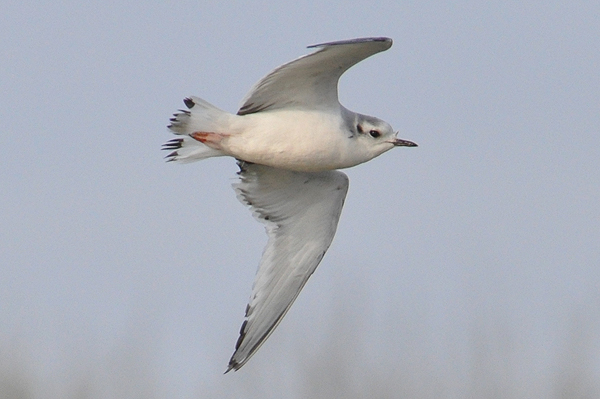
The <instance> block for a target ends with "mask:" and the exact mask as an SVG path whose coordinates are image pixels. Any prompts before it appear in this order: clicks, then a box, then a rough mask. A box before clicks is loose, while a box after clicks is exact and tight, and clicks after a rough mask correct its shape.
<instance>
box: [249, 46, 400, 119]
mask: <svg viewBox="0 0 600 399" xmlns="http://www.w3.org/2000/svg"><path fill="white" fill-rule="evenodd" d="M391 45H392V39H389V38H386V37H372V38H364V39H354V40H345V41H340V42H331V43H323V44H316V45H314V46H309V48H317V47H318V48H320V49H319V50H317V51H315V52H314V53H312V54H308V55H305V56H303V57H300V58H298V59H296V60H294V61H291V62H288V63H287V64H284V65H282V66H280V67H278V68H276V69H275V70H273V71H272V72H271V73H269V74H268V75H267V76H265V77H264V78H262V79H261V80H260V81H259V82H258V83H257V84H256V85H255V86H254V87H253V88H252V89H251V90H250V92H249V93H248V94H247V95H246V98H245V99H244V100H243V102H242V104H243V105H242V107H241V108H240V110H239V111H238V115H246V114H251V113H254V112H259V111H265V110H271V109H278V108H285V107H296V108H303V109H322V108H331V107H338V105H339V102H338V93H337V84H338V80H339V78H340V76H342V74H343V73H344V72H346V71H347V70H348V69H349V68H350V67H351V66H353V65H354V64H356V63H358V62H360V61H362V60H364V59H365V58H367V57H370V56H371V55H373V54H376V53H379V52H380V51H384V50H387V49H388V48H390V47H391Z"/></svg>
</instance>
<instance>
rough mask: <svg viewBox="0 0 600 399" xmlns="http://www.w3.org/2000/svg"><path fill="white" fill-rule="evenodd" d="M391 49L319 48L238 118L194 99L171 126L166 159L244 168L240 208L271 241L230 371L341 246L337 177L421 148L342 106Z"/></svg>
mask: <svg viewBox="0 0 600 399" xmlns="http://www.w3.org/2000/svg"><path fill="white" fill-rule="evenodd" d="M391 45H392V41H391V39H387V38H366V39H355V40H349V41H343V42H333V43H326V44H323V45H318V46H311V47H320V49H319V50H318V51H316V52H314V53H312V54H309V55H307V56H304V57H301V58H299V59H297V60H294V61H291V62H289V63H287V64H284V65H282V66H280V67H278V68H276V69H275V70H274V71H273V72H271V73H270V74H268V75H267V76H266V77H264V78H263V79H261V80H260V81H259V82H258V83H257V84H256V85H255V87H254V88H253V89H252V90H251V91H250V93H249V94H248V96H247V97H246V99H245V100H244V101H243V105H242V107H241V108H240V110H239V111H238V113H237V114H236V115H234V114H230V113H228V112H225V111H223V110H220V109H218V108H217V107H215V106H213V105H211V104H210V103H208V102H206V101H204V100H202V99H200V98H197V97H190V98H186V99H185V100H184V102H185V104H186V106H187V108H188V109H187V110H182V111H180V112H179V113H177V114H175V115H174V117H173V118H172V119H171V125H169V128H170V129H171V131H172V132H173V133H175V134H177V135H179V137H178V138H175V139H173V140H171V141H169V142H167V143H166V144H165V145H164V147H163V149H166V150H171V152H170V153H169V155H167V159H168V160H169V161H176V162H183V163H185V162H192V161H196V160H200V159H205V158H209V157H215V156H231V157H234V158H236V159H237V160H238V164H239V166H240V172H239V175H240V182H239V183H237V184H235V185H234V188H235V190H236V192H237V194H238V198H239V199H240V200H241V201H242V202H243V203H244V204H246V205H248V206H250V208H251V210H252V211H253V214H254V216H255V217H256V218H257V219H258V220H259V221H260V222H262V223H264V224H265V227H266V230H267V234H268V236H269V241H268V243H267V247H266V248H265V251H264V253H263V257H262V260H261V262H260V265H259V270H258V273H257V276H256V280H255V283H254V286H253V289H252V295H251V298H250V302H249V304H248V307H247V308H246V319H245V321H244V323H243V325H242V328H241V330H240V337H239V339H238V342H237V344H236V351H235V353H234V354H233V356H232V357H231V360H230V362H229V367H228V369H227V371H229V370H231V369H235V370H237V369H239V368H240V367H242V366H243V365H244V364H245V363H246V362H247V361H248V359H249V358H250V357H251V356H252V355H253V354H254V353H255V352H256V350H257V349H258V348H259V347H260V345H261V344H262V343H263V342H264V341H265V339H266V338H267V337H268V336H269V335H270V334H271V333H272V332H273V330H274V328H275V327H276V326H277V325H278V324H279V322H280V321H281V319H282V318H283V316H284V315H285V313H286V312H287V311H288V310H289V308H290V306H291V305H292V303H293V302H294V300H295V299H296V297H297V295H298V294H299V292H300V290H301V289H302V287H303V286H304V284H305V283H306V281H307V280H308V278H309V277H310V275H311V274H312V273H313V272H314V270H315V269H316V267H317V266H318V264H319V262H320V261H321V259H322V257H323V255H324V254H325V252H326V251H327V249H328V247H329V245H330V243H331V241H332V240H333V236H334V234H335V230H336V228H337V223H338V220H339V216H340V213H341V210H342V206H343V203H344V199H345V197H346V192H347V190H348V178H347V176H346V175H345V174H343V173H342V172H338V171H336V170H335V169H342V168H348V167H351V166H355V165H358V164H360V163H363V162H366V161H369V160H371V159H373V158H375V157H376V156H378V155H381V154H382V153H384V152H386V151H388V150H390V149H392V148H394V147H397V146H410V147H412V146H416V144H414V143H412V142H410V141H406V140H401V139H398V138H397V137H396V133H395V132H394V131H393V130H392V127H391V126H390V125H389V124H388V123H386V122H384V121H382V120H380V119H378V118H375V117H371V116H366V115H362V114H358V113H355V112H352V111H349V110H347V109H346V108H344V107H343V106H342V105H341V104H340V103H339V101H338V99H337V84H338V80H339V77H340V76H341V75H342V74H343V73H344V72H345V71H346V70H347V69H348V68H350V67H351V66H352V65H354V64H356V63H357V62H359V61H361V60H363V59H364V58H367V57H369V56H370V55H373V54H375V53H377V52H380V51H384V50H387V49H388V48H389V47H390V46H391Z"/></svg>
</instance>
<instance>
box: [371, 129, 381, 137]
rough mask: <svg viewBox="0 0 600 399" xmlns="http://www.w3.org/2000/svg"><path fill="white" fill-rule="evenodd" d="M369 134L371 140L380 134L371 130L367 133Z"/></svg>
mask: <svg viewBox="0 0 600 399" xmlns="http://www.w3.org/2000/svg"><path fill="white" fill-rule="evenodd" d="M369 134H370V135H371V137H373V138H375V139H376V138H377V137H379V136H381V133H379V132H378V131H377V130H371V131H370V132H369Z"/></svg>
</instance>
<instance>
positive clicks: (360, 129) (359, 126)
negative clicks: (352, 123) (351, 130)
mask: <svg viewBox="0 0 600 399" xmlns="http://www.w3.org/2000/svg"><path fill="white" fill-rule="evenodd" d="M356 130H357V131H358V132H359V133H362V132H363V129H362V126H361V125H356Z"/></svg>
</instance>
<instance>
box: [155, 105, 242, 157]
mask: <svg viewBox="0 0 600 399" xmlns="http://www.w3.org/2000/svg"><path fill="white" fill-rule="evenodd" d="M183 102H184V103H185V105H186V107H187V108H188V109H187V110H183V109H180V110H179V112H177V113H175V114H174V115H173V117H172V118H171V124H170V125H169V126H168V128H169V130H171V132H173V133H174V134H177V135H180V136H181V137H177V138H174V139H172V140H169V141H167V142H166V143H165V144H163V146H162V148H161V149H162V150H166V151H171V152H170V153H169V154H168V155H167V156H166V157H165V159H166V160H167V162H173V161H175V162H181V163H188V162H194V161H199V160H201V159H206V158H210V157H219V156H223V155H226V154H225V153H223V152H221V151H219V150H215V149H213V148H210V147H208V146H206V145H204V144H202V143H201V142H199V141H197V140H195V139H193V138H191V137H190V136H189V135H190V134H191V133H194V132H219V131H223V129H224V127H225V128H226V126H227V124H228V122H229V120H230V118H231V117H233V116H234V115H231V114H229V113H228V112H225V111H223V110H220V109H219V108H217V107H215V106H214V105H212V104H210V103H208V102H206V101H204V100H203V99H201V98H198V97H188V98H186V99H184V100H183Z"/></svg>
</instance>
